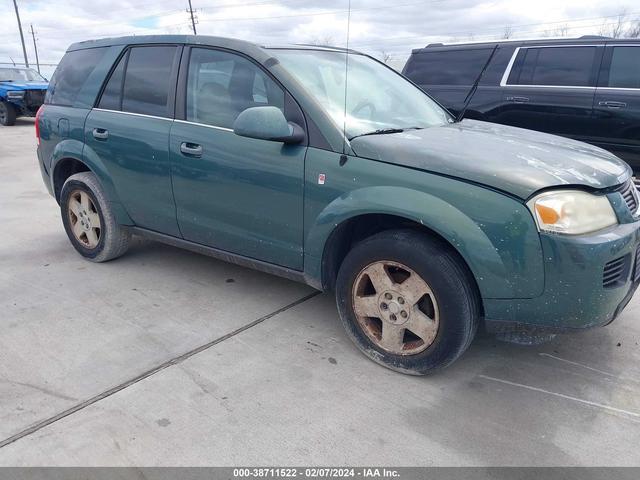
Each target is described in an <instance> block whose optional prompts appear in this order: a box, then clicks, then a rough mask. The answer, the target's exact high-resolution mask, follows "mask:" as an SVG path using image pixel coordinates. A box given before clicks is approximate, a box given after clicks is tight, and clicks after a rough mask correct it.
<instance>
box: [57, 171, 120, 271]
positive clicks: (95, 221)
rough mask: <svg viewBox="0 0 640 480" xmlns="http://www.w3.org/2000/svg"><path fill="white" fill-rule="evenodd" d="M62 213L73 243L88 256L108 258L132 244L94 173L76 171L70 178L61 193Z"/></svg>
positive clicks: (95, 259) (98, 260) (83, 254)
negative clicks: (117, 220)
mask: <svg viewBox="0 0 640 480" xmlns="http://www.w3.org/2000/svg"><path fill="white" fill-rule="evenodd" d="M60 213H61V215H62V223H63V224H64V229H65V231H66V232H67V235H68V237H69V240H70V241H71V244H72V245H73V246H74V248H75V249H76V250H77V252H78V253H79V254H80V255H82V256H83V257H84V258H86V259H87V260H90V261H92V262H106V261H109V260H113V259H114V258H118V257H119V256H121V255H123V254H124V253H125V252H126V251H127V249H128V248H129V241H130V239H131V234H130V232H129V231H128V230H127V229H126V228H125V227H123V226H122V225H119V224H118V223H117V222H116V219H115V216H114V215H113V211H112V210H111V206H110V205H109V202H108V201H107V197H106V195H105V193H104V190H103V189H102V187H101V186H100V183H98V179H97V178H96V176H95V175H94V174H93V173H91V172H81V173H76V174H75V175H72V176H70V177H69V178H68V179H67V181H66V182H65V183H64V185H63V186H62V191H61V193H60Z"/></svg>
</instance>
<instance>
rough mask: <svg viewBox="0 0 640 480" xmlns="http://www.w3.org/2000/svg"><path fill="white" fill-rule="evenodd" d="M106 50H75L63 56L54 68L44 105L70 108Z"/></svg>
mask: <svg viewBox="0 0 640 480" xmlns="http://www.w3.org/2000/svg"><path fill="white" fill-rule="evenodd" d="M106 51H107V49H106V48H104V47H102V48H89V49H86V50H75V51H73V52H69V53H67V54H65V56H64V57H63V58H62V60H61V61H60V64H59V65H58V68H56V71H55V73H54V74H53V77H52V78H51V81H50V82H49V88H48V90H47V95H46V97H45V101H44V102H45V103H48V104H52V105H62V106H71V105H73V102H75V100H76V97H77V96H78V93H79V92H80V90H81V89H82V86H83V85H84V82H85V81H86V80H87V78H88V77H89V75H91V73H92V72H93V70H94V69H95V68H96V66H97V65H98V63H100V60H102V57H103V56H104V54H105V52H106Z"/></svg>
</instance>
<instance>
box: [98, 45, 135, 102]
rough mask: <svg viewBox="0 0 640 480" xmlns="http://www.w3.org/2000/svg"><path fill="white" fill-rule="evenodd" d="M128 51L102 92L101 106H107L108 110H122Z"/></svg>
mask: <svg viewBox="0 0 640 480" xmlns="http://www.w3.org/2000/svg"><path fill="white" fill-rule="evenodd" d="M127 57H128V53H127V54H125V55H123V57H122V58H121V59H120V62H119V63H118V66H117V67H116V68H115V70H114V71H113V73H112V74H111V78H109V83H107V86H106V87H105V89H104V92H102V98H100V103H99V104H98V107H99V108H106V109H107V110H121V109H122V85H123V81H124V67H125V65H126V63H127Z"/></svg>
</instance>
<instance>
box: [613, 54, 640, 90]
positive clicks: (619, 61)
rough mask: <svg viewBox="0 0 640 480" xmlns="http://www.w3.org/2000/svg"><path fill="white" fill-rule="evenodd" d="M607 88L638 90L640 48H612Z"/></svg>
mask: <svg viewBox="0 0 640 480" xmlns="http://www.w3.org/2000/svg"><path fill="white" fill-rule="evenodd" d="M607 86H608V87H615V88H640V46H638V47H613V53H612V55H611V66H610V67H609V83H608V84H607Z"/></svg>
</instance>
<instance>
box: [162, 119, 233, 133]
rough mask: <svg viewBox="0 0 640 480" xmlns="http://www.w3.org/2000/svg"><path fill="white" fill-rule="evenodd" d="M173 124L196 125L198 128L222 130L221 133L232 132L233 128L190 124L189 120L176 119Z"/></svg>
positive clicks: (196, 123)
mask: <svg viewBox="0 0 640 480" xmlns="http://www.w3.org/2000/svg"><path fill="white" fill-rule="evenodd" d="M174 122H178V123H188V124H189V125H197V126H199V127H207V128H213V129H214V130H222V131H223V132H233V128H227V127H218V126H217V125H208V124H206V123H199V122H192V121H189V120H179V119H177V118H176V119H175V120H174Z"/></svg>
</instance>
